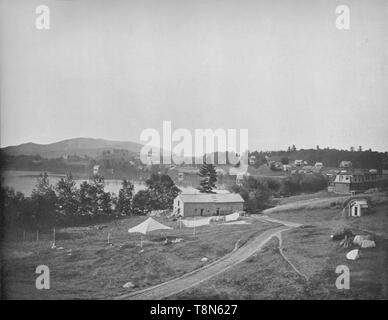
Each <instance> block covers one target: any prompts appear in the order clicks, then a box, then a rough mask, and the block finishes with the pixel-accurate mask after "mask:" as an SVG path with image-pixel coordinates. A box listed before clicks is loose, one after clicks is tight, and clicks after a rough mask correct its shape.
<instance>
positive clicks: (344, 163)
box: [339, 161, 353, 168]
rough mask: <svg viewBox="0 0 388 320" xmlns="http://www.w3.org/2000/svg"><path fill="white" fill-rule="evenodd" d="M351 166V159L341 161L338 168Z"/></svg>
mask: <svg viewBox="0 0 388 320" xmlns="http://www.w3.org/2000/svg"><path fill="white" fill-rule="evenodd" d="M352 166H353V164H352V162H351V161H341V162H340V165H339V167H340V168H351V167H352Z"/></svg>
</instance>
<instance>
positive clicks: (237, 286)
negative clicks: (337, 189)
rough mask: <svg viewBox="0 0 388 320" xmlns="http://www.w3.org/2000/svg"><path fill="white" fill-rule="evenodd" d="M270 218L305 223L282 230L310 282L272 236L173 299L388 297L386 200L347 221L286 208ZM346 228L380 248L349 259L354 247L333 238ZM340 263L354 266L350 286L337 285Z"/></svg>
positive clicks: (334, 213) (335, 213) (328, 212)
mask: <svg viewBox="0 0 388 320" xmlns="http://www.w3.org/2000/svg"><path fill="white" fill-rule="evenodd" d="M382 202H383V201H382ZM271 217H274V218H277V219H284V220H289V221H295V222H302V223H304V224H305V227H303V228H298V229H293V230H290V231H288V232H285V233H283V251H284V253H285V254H286V256H287V257H288V258H289V259H290V260H291V262H292V263H293V264H294V265H295V266H296V267H297V269H298V270H299V271H301V272H302V273H303V274H305V275H306V276H307V277H308V281H307V282H306V281H305V280H304V279H303V278H302V277H300V276H298V275H297V274H296V273H295V272H294V271H293V270H292V268H291V267H290V266H289V265H288V264H287V263H286V262H285V261H284V259H283V258H282V257H281V256H280V254H279V252H278V249H277V247H278V241H277V240H275V239H273V240H272V241H271V242H270V243H269V244H268V245H267V246H266V247H265V248H264V249H263V250H262V251H261V252H260V253H259V254H257V255H256V256H255V257H252V258H250V259H248V260H247V261H246V262H244V263H241V264H240V265H238V266H236V267H235V268H233V269H232V270H230V271H228V272H226V273H224V274H222V275H220V276H217V277H215V278H214V279H212V280H211V281H210V282H207V283H206V284H203V285H199V286H198V287H196V288H193V289H189V290H187V291H185V292H182V293H180V294H178V295H176V296H175V297H172V298H183V299H187V298H198V299H210V298H213V299H370V298H374V299H388V268H387V265H388V205H387V204H379V205H377V206H376V207H375V209H374V212H373V213H372V214H371V215H368V216H363V217H361V218H348V219H343V218H341V210H339V209H316V210H303V209H302V210H295V211H286V210H282V211H280V212H278V213H276V214H271ZM343 227H350V228H352V229H353V230H355V231H357V230H359V231H360V232H362V231H361V230H363V231H365V230H366V231H369V232H373V233H375V234H376V235H377V238H376V242H377V247H376V248H373V249H361V252H360V255H361V258H360V259H359V260H357V261H349V260H347V259H346V258H345V255H346V253H347V252H348V251H350V250H351V248H347V249H344V248H341V247H339V245H338V244H339V243H338V242H336V241H331V240H330V234H332V233H333V231H334V230H337V229H339V228H343ZM354 248H356V247H354ZM338 265H346V266H348V268H349V269H350V290H338V289H337V288H336V286H335V280H336V278H337V277H338V274H336V273H335V269H336V267H337V266H338Z"/></svg>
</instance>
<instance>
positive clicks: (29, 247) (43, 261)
mask: <svg viewBox="0 0 388 320" xmlns="http://www.w3.org/2000/svg"><path fill="white" fill-rule="evenodd" d="M144 219H145V217H133V218H128V219H123V220H119V221H116V222H112V223H109V224H106V228H104V229H103V230H98V229H96V228H90V229H87V228H86V229H85V228H72V229H67V230H63V231H62V236H60V235H58V237H59V238H62V239H63V240H59V241H57V243H56V245H57V247H63V249H62V250H58V249H51V248H50V247H51V242H50V241H38V242H9V243H5V244H3V259H2V261H1V263H2V269H3V270H2V272H3V275H2V279H3V283H2V286H3V288H2V292H3V294H5V298H8V299H105V298H114V297H116V296H118V295H121V294H125V293H128V292H130V291H131V290H139V289H142V288H146V287H148V286H152V285H156V284H159V283H161V282H164V281H168V280H170V279H172V278H175V277H178V276H181V275H183V274H185V273H187V272H190V271H192V270H194V269H196V268H199V267H201V266H203V265H204V264H206V263H210V262H212V261H214V260H216V259H218V258H220V257H222V256H223V255H225V254H227V253H228V252H230V251H232V250H233V249H234V247H235V245H236V243H237V241H239V240H240V242H239V243H244V242H245V241H246V240H247V239H248V238H249V237H251V236H253V235H254V234H258V233H260V232H262V231H264V230H266V229H268V228H270V227H273V225H272V224H269V223H262V222H258V221H257V220H256V219H252V218H247V219H248V221H249V222H251V224H247V225H216V224H212V225H209V226H203V227H199V228H196V235H195V236H194V235H193V229H191V228H182V229H179V226H178V223H177V222H171V221H168V220H167V219H162V218H161V219H157V220H159V221H160V222H162V223H164V224H167V225H170V226H172V227H174V229H173V230H165V231H162V232H159V231H155V232H153V233H151V234H150V235H147V237H146V238H147V239H146V240H145V242H144V252H143V253H139V251H140V247H139V242H140V235H138V234H128V233H127V230H128V228H130V227H132V226H134V225H136V224H138V223H139V222H141V221H143V220H144ZM108 232H109V233H110V234H111V237H110V239H111V240H110V241H111V243H113V246H110V245H108V244H107V234H108ZM166 237H167V238H169V239H175V238H176V237H178V238H183V239H184V240H183V241H182V242H180V243H176V244H167V245H166V244H164V240H165V239H166ZM203 257H207V258H208V259H209V260H208V261H207V262H206V263H204V262H201V258H203ZM38 265H47V266H48V267H49V268H50V281H51V283H50V285H51V288H50V289H49V290H37V289H36V288H35V279H36V277H37V275H36V274H35V269H36V267H37V266H38ZM128 281H131V282H132V283H133V284H135V285H136V287H135V288H133V289H126V288H123V285H124V284H125V283H126V282H128Z"/></svg>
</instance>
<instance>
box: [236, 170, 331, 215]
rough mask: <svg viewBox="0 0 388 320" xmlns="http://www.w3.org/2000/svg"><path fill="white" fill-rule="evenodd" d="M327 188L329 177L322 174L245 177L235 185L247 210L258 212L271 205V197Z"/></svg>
mask: <svg viewBox="0 0 388 320" xmlns="http://www.w3.org/2000/svg"><path fill="white" fill-rule="evenodd" d="M326 188H327V179H326V178H325V177H324V176H323V175H321V174H293V175H291V176H288V177H286V178H284V179H281V180H278V179H271V178H257V177H252V176H248V177H244V179H243V181H242V183H241V184H239V185H237V184H235V185H233V186H232V187H231V191H232V192H236V193H239V194H240V195H241V197H242V198H243V199H244V201H245V204H244V206H245V208H244V209H245V210H246V211H248V212H250V213H258V212H260V211H261V210H263V209H266V208H268V207H269V206H270V203H271V198H273V197H277V196H291V195H296V194H300V193H312V192H317V191H320V190H324V189H326Z"/></svg>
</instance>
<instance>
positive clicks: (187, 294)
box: [170, 238, 304, 300]
mask: <svg viewBox="0 0 388 320" xmlns="http://www.w3.org/2000/svg"><path fill="white" fill-rule="evenodd" d="M303 286H304V279H303V278H301V277H300V276H299V275H297V274H296V273H295V272H294V271H293V269H292V268H291V266H290V265H289V264H288V263H287V262H286V261H285V260H283V259H282V258H281V256H280V254H279V249H278V240H277V239H276V238H273V239H272V240H270V241H269V242H268V243H267V244H266V245H265V246H264V247H263V248H262V250H260V251H259V252H258V253H256V254H255V255H253V256H252V257H250V258H248V259H247V260H245V261H244V262H242V263H240V264H238V265H237V266H235V267H233V268H231V269H230V270H228V271H226V272H224V273H222V274H221V275H218V276H216V277H215V278H213V279H211V280H210V281H207V282H206V283H204V284H200V285H198V286H196V287H194V288H191V289H188V290H186V291H183V292H181V293H179V294H177V295H175V296H172V297H170V298H171V299H204V300H206V299H237V300H240V299H241V300H248V299H289V298H290V297H292V296H295V295H296V294H298V293H299V292H300V291H303Z"/></svg>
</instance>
